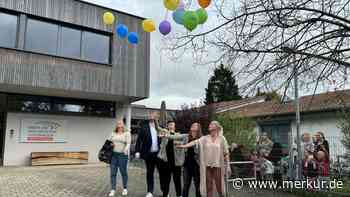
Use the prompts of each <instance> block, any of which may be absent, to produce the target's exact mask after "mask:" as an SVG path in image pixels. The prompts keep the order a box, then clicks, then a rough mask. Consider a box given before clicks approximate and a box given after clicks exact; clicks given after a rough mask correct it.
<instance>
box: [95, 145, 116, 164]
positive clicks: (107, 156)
mask: <svg viewBox="0 0 350 197" xmlns="http://www.w3.org/2000/svg"><path fill="white" fill-rule="evenodd" d="M112 154H113V142H112V141H110V140H106V142H105V143H104V145H103V146H102V148H101V150H100V152H99V153H98V159H99V160H100V161H101V162H105V163H108V164H110V163H111V160H112Z"/></svg>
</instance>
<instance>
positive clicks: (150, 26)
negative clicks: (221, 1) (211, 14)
mask: <svg viewBox="0 0 350 197" xmlns="http://www.w3.org/2000/svg"><path fill="white" fill-rule="evenodd" d="M163 3H164V6H165V8H166V9H167V10H170V11H173V13H172V18H173V20H174V21H175V23H177V24H179V25H183V26H184V27H185V28H186V29H187V30H189V31H193V30H194V29H196V27H197V26H198V25H200V24H204V23H205V22H206V21H207V20H208V13H207V11H206V10H205V9H206V8H207V7H208V6H209V5H210V4H211V0H198V4H199V6H200V8H199V9H197V10H195V11H190V10H186V9H185V3H184V2H183V0H163ZM142 27H143V29H144V31H145V32H149V33H150V32H153V31H155V30H156V25H155V23H154V22H153V21H152V19H146V20H144V21H143V23H142ZM158 29H159V32H160V33H161V34H163V35H164V36H166V35H168V34H169V33H170V32H171V23H170V21H168V20H167V19H165V20H163V21H162V22H161V23H160V24H159V27H158Z"/></svg>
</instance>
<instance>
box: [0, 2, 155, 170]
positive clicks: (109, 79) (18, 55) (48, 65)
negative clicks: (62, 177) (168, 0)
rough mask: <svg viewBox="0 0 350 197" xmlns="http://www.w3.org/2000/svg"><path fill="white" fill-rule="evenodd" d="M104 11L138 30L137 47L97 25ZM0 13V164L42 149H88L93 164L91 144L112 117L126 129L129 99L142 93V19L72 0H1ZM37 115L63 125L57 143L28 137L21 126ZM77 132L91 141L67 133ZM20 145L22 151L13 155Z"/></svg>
mask: <svg viewBox="0 0 350 197" xmlns="http://www.w3.org/2000/svg"><path fill="white" fill-rule="evenodd" d="M106 11H109V12H112V13H113V14H114V15H115V16H116V19H117V20H116V23H123V24H125V25H127V26H128V28H129V31H134V32H136V33H138V35H139V39H140V41H139V44H138V45H131V44H129V43H128V42H127V39H120V38H117V37H116V36H115V26H116V24H114V25H105V24H104V23H103V20H102V16H103V14H104V13H105V12H106ZM0 18H1V20H0V102H1V103H0V112H1V115H0V119H1V120H0V123H1V124H0V126H1V128H0V164H4V165H26V164H28V162H29V161H28V157H29V152H28V151H32V152H33V151H45V150H41V149H42V148H44V147H45V146H47V147H48V150H47V151H56V152H57V151H62V152H63V151H65V150H68V149H69V150H75V151H88V152H89V153H92V154H93V155H91V154H90V155H91V156H89V160H91V161H97V158H96V155H95V154H96V150H97V149H98V148H99V147H98V146H99V145H100V144H98V143H100V142H101V141H103V140H104V139H105V137H106V135H108V134H109V133H110V132H111V130H112V129H113V127H114V125H115V120H116V118H124V119H125V120H126V124H127V126H130V121H131V118H130V116H131V115H130V113H131V112H130V111H131V109H130V104H131V103H132V102H134V101H138V100H142V99H144V98H147V97H148V96H149V78H150V35H149V34H148V33H145V32H144V31H143V30H142V26H141V23H142V20H143V18H141V17H138V16H133V15H129V14H126V13H123V12H119V11H116V10H111V9H108V8H105V7H101V6H97V5H93V4H90V3H86V2H83V1H79V0H0ZM73 119H74V122H72V120H73ZM29 120H30V121H29ZM43 120H47V121H48V122H50V121H51V122H55V121H56V122H58V123H62V125H64V127H62V130H64V131H62V132H64V133H66V134H65V135H66V136H65V137H64V140H63V141H62V140H61V141H60V140H58V141H55V139H54V138H55V136H53V137H52V139H51V138H50V139H49V140H48V138H47V139H46V140H43V141H42V142H41V143H40V141H35V140H34V141H31V140H28V139H29V138H30V136H29V135H39V134H38V133H36V134H35V132H34V131H31V130H30V129H29V130H28V128H24V126H23V125H25V124H24V123H26V122H27V123H28V124H36V123H38V122H39V123H42V122H45V121H43ZM47 121H46V122H47ZM29 122H30V123H29ZM90 122H94V124H91V125H90V127H86V125H84V126H83V127H82V128H80V127H79V125H80V124H90ZM41 126H42V125H41ZM29 128H31V127H30V125H29ZM86 129H88V131H86ZM24 130H26V131H24ZM99 130H103V131H99ZM83 131H85V132H87V134H88V135H90V134H92V133H93V134H92V135H91V136H95V141H91V140H90V141H89V142H87V143H83V142H80V141H79V140H78V138H75V137H73V136H74V135H75V134H77V133H79V132H83ZM30 132H33V133H30ZM36 132H38V131H36ZM55 132H58V131H55ZM96 132H97V133H98V132H100V135H98V134H96ZM103 132H104V133H103ZM72 133H75V134H72ZM46 134H47V133H46ZM40 135H45V134H40ZM48 135H52V134H48ZM91 136H90V137H91ZM25 137H28V139H25ZM46 137H47V136H46ZM58 138H61V137H58ZM87 138H88V137H87ZM31 139H34V138H31ZM50 140H51V141H50ZM80 143H81V144H80ZM94 143H96V147H95V148H91V147H90V146H92V145H93V144H94ZM23 148H26V149H28V151H27V152H26V151H24V153H23V154H22V153H21V154H20V155H19V156H18V155H17V156H12V154H14V153H16V150H17V149H18V150H19V149H23Z"/></svg>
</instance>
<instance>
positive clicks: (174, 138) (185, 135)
mask: <svg viewBox="0 0 350 197" xmlns="http://www.w3.org/2000/svg"><path fill="white" fill-rule="evenodd" d="M163 137H164V138H168V139H171V140H183V139H186V138H187V137H188V134H179V133H176V134H175V135H169V134H167V135H164V136H163Z"/></svg>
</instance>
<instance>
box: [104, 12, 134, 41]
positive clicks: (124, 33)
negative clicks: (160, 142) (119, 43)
mask: <svg viewBox="0 0 350 197" xmlns="http://www.w3.org/2000/svg"><path fill="white" fill-rule="evenodd" d="M114 21H115V16H114V14H113V13H111V12H105V13H104V14H103V22H104V23H105V24H106V25H113V24H114ZM115 31H116V33H117V35H118V36H119V38H126V37H127V38H128V41H129V42H130V43H131V44H138V43H139V36H138V34H137V33H136V32H129V29H128V27H127V26H126V25H124V24H118V25H117V26H116V29H115Z"/></svg>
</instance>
